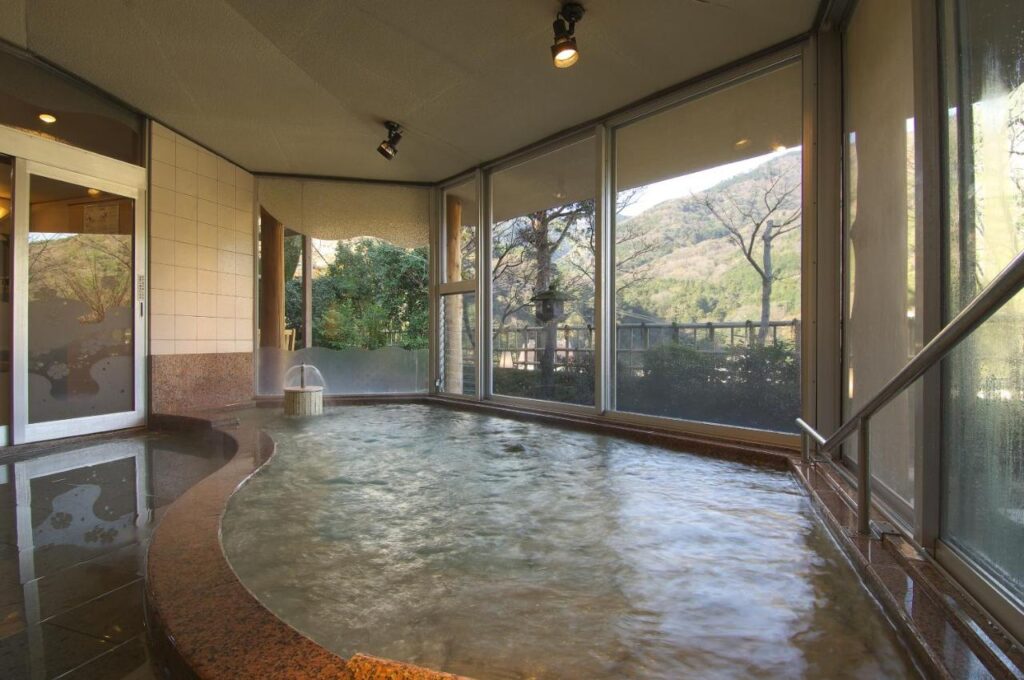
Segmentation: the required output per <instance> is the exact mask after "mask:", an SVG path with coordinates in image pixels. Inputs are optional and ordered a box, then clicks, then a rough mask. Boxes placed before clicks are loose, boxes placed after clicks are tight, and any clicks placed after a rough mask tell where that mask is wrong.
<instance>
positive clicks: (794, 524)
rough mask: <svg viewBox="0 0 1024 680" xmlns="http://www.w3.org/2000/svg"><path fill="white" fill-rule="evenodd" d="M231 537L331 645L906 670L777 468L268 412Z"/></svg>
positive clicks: (545, 661)
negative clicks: (261, 455) (265, 456)
mask: <svg viewBox="0 0 1024 680" xmlns="http://www.w3.org/2000/svg"><path fill="white" fill-rule="evenodd" d="M264 427H265V428H266V429H267V430H268V431H269V432H270V433H271V434H272V436H273V437H274V438H275V440H276V441H277V442H278V453H277V456H276V457H275V458H274V459H273V460H272V461H271V463H270V464H269V466H268V467H267V468H266V469H265V470H264V471H262V472H261V473H260V474H258V475H256V476H255V477H254V478H253V479H252V480H251V481H250V482H249V483H248V484H247V485H246V486H244V487H243V488H242V489H241V490H240V491H239V492H238V493H237V494H236V495H235V496H234V498H233V499H232V501H231V503H230V506H229V509H228V512H227V514H226V515H225V517H224V524H223V543H224V548H225V551H226V553H227V555H228V559H229V560H230V562H231V565H232V566H233V568H234V569H235V571H236V572H237V573H238V576H239V578H240V579H241V580H242V581H243V583H245V585H246V586H247V587H248V588H249V589H250V590H251V591H252V592H253V593H254V594H255V595H256V596H257V597H259V599H260V600H261V601H262V602H263V603H264V604H265V605H266V606H267V607H268V608H269V609H271V610H272V611H273V612H274V613H275V614H277V615H278V616H279V617H281V618H282V619H284V620H285V621H287V622H288V623H289V624H291V625H292V626H294V627H295V628H297V629H298V630H300V631H302V632H303V633H305V634H306V635H308V636H309V637H311V638H313V639H314V640H316V641H317V642H318V643H320V644H321V645H323V646H325V647H328V648H329V649H331V650H333V651H335V652H337V653H339V654H342V655H349V654H352V653H355V652H364V653H367V654H374V655H378V656H384V657H388V658H393V659H398V660H402V661H408V662H411V663H416V664H420V665H424V666H428V667H431V668H435V669H441V670H447V671H451V672H455V673H461V674H465V675H469V676H472V677H476V678H480V679H483V678H555V677H557V678H565V677H572V678H623V677H630V678H680V677H715V678H741V677H749V678H753V677H758V678H762V677H815V678H842V677H850V678H874V677H886V678H897V677H903V676H908V675H911V674H912V672H913V671H912V669H911V666H910V664H909V663H908V661H907V658H906V656H905V654H904V652H903V650H902V648H901V647H900V645H899V643H898V641H897V640H896V638H895V634H894V632H893V631H892V629H891V627H890V626H889V625H888V624H887V622H885V621H884V619H883V618H882V617H881V614H880V612H879V610H878V609H877V607H876V605H875V604H874V602H873V601H872V600H871V599H870V597H869V595H868V594H867V592H866V591H865V590H864V588H863V586H862V585H861V583H860V582H859V580H858V578H857V576H856V575H855V573H854V572H853V570H852V568H851V567H850V566H849V564H848V563H847V562H846V561H845V560H844V559H843V557H842V555H841V553H840V552H839V550H838V548H837V547H836V546H835V545H834V544H833V542H832V541H831V539H830V538H829V536H828V535H827V533H826V531H825V530H824V528H823V527H822V526H821V525H820V523H819V521H818V520H817V518H816V517H815V516H814V515H813V514H812V511H811V508H810V504H809V501H808V500H807V499H806V498H805V496H804V495H803V494H802V492H801V490H800V488H799V486H798V484H797V483H796V481H795V480H794V479H793V478H792V477H791V476H790V475H789V474H788V473H784V472H777V471H770V470H764V469H760V468H756V467H752V466H749V465H744V464H739V463H732V462H723V461H720V460H714V459H710V458H704V457H698V456H694V455H688V454H682V453H676V452H671V451H666V450H664V449H660V448H657V447H653V446H647V445H642V444H638V443H635V442H630V441H626V440H621V439H616V438H613V437H606V436H601V435H597V434H589V433H583V432H576V431H568V430H562V429H557V428H554V427H550V426H546V425H541V424H535V423H523V422H518V421H513V420H507V419H503V418H497V417H492V416H487V415H480V414H471V413H463V412H458V411H452V410H448V409H443V408H439V407H429V406H419V405H402V406H364V407H344V408H337V409H328V414H327V415H325V416H324V417H323V418H320V419H285V418H273V419H271V420H269V421H268V422H266V423H265V424H264Z"/></svg>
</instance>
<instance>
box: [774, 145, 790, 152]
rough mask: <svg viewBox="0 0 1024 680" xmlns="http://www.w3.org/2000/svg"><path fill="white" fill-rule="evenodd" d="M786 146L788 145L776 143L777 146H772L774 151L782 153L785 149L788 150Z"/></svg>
mask: <svg viewBox="0 0 1024 680" xmlns="http://www.w3.org/2000/svg"><path fill="white" fill-rule="evenodd" d="M786 148H787V147H786V145H785V144H776V145H775V146H773V147H772V151H774V152H775V153H782V152H783V151H785V150H786Z"/></svg>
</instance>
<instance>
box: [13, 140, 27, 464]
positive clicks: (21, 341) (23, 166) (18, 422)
mask: <svg viewBox="0 0 1024 680" xmlns="http://www.w3.org/2000/svg"><path fill="white" fill-rule="evenodd" d="M28 183H29V173H28V161H26V160H25V159H24V158H15V159H14V200H13V201H12V203H11V207H12V208H13V212H14V231H13V233H12V234H11V251H12V252H13V254H14V266H13V269H12V271H11V319H12V322H13V324H12V325H13V328H14V338H13V341H14V342H13V346H12V348H11V349H12V352H11V443H12V444H21V443H23V442H25V430H26V427H27V425H28V228H29V224H28V220H29V209H28V207H27V206H29V184H28Z"/></svg>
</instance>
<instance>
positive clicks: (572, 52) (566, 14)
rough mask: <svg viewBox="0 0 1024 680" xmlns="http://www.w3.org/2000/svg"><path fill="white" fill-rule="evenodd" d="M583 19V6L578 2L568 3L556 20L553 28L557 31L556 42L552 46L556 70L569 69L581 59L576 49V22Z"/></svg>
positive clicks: (564, 5) (552, 56) (563, 6)
mask: <svg viewBox="0 0 1024 680" xmlns="http://www.w3.org/2000/svg"><path fill="white" fill-rule="evenodd" d="M582 18H583V5H581V4H580V3H578V2H567V3H565V4H563V5H562V9H561V11H559V12H558V16H557V17H556V18H555V23H554V24H552V28H553V29H554V31H555V42H554V43H553V44H552V45H551V58H552V60H554V62H555V67H556V68H569V67H570V66H572V65H573V64H575V63H576V62H577V61H579V59H580V53H579V50H578V49H576V22H578V21H579V20H580V19H582Z"/></svg>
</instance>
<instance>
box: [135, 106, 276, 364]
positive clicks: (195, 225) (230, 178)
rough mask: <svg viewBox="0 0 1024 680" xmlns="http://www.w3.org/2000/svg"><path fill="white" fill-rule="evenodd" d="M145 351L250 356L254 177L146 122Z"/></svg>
mask: <svg viewBox="0 0 1024 680" xmlns="http://www.w3.org/2000/svg"><path fill="white" fill-rule="evenodd" d="M150 144H151V147H150V148H151V175H150V177H151V180H150V209H151V210H150V221H149V230H150V239H149V258H150V270H149V276H150V286H149V289H150V351H151V353H152V354H207V353H228V352H252V349H253V337H252V336H253V332H252V325H253V323H252V315H253V265H254V258H253V237H254V234H255V229H256V225H255V220H254V216H253V177H252V175H250V174H249V173H248V172H245V171H244V170H242V169H241V168H239V167H237V166H235V165H233V164H231V163H230V162H228V161H226V160H225V159H223V158H221V157H219V156H216V155H214V154H212V153H210V152H209V151H206V150H205V149H203V148H201V147H199V146H197V145H196V144H194V143H192V142H191V141H189V140H188V139H186V138H185V137H182V136H181V135H178V134H176V133H175V132H173V131H172V130H169V129H167V128H166V127H164V126H162V125H160V124H159V123H155V122H154V123H153V125H152V136H151V139H150Z"/></svg>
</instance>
